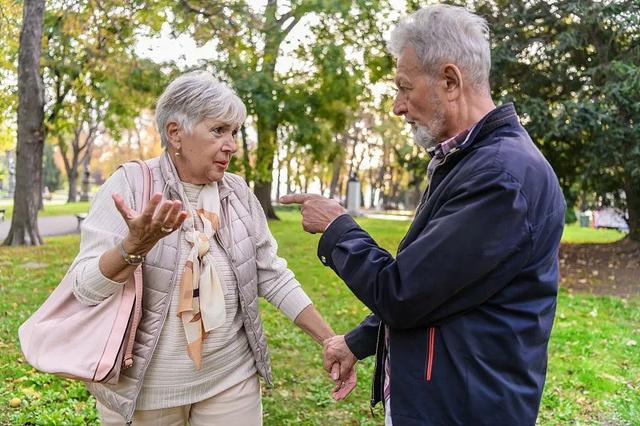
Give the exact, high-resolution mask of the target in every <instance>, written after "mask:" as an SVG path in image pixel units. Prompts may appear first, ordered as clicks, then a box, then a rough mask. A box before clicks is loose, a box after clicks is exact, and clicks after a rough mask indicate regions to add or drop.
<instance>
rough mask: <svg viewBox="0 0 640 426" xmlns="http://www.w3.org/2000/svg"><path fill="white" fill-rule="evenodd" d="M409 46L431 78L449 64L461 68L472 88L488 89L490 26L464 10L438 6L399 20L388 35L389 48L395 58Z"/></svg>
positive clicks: (420, 10) (429, 7) (421, 10)
mask: <svg viewBox="0 0 640 426" xmlns="http://www.w3.org/2000/svg"><path fill="white" fill-rule="evenodd" d="M408 46H411V47H413V48H414V50H415V52H416V56H417V57H418V60H419V61H420V62H421V63H422V65H423V67H424V70H425V71H426V72H427V73H428V74H429V75H430V76H431V77H433V76H435V75H436V73H437V71H438V68H439V67H440V66H442V65H443V64H445V63H447V62H449V63H453V64H455V65H456V66H457V67H458V68H460V71H461V72H462V73H463V74H464V76H465V77H466V78H467V79H468V81H469V82H470V83H471V84H472V85H473V86H476V87H484V86H486V87H488V86H489V71H490V70H491V48H490V46H489V26H488V25H487V22H486V21H485V20H484V19H483V18H481V17H480V16H478V15H475V14H473V13H471V12H469V11H468V10H466V9H465V8H462V7H458V6H449V5H445V4H437V5H432V6H427V7H425V8H422V9H419V10H417V11H416V12H414V13H412V14H411V15H409V16H407V17H406V18H404V19H402V20H401V21H400V23H399V24H398V26H397V27H396V28H395V29H394V30H393V32H392V33H391V39H390V40H389V43H388V48H389V52H390V53H391V54H392V55H393V56H394V57H396V58H398V57H399V56H400V55H401V54H402V51H403V50H404V49H406V48H407V47H408Z"/></svg>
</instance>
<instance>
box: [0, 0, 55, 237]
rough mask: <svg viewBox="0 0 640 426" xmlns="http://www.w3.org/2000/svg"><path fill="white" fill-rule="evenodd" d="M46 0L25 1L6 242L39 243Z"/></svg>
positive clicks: (19, 56) (43, 131)
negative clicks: (11, 201) (11, 200)
mask: <svg viewBox="0 0 640 426" xmlns="http://www.w3.org/2000/svg"><path fill="white" fill-rule="evenodd" d="M44 7H45V2H44V0H26V1H25V3H24V8H23V14H22V29H21V31H20V49H19V53H18V147H17V161H16V192H15V196H14V212H13V216H12V217H11V229H10V230H9V235H7V238H6V239H5V241H4V245H25V244H30V245H40V244H42V237H40V232H39V230H38V206H39V204H40V197H41V186H42V183H41V182H42V149H43V146H44V138H45V128H44V88H43V83H42V76H41V74H40V71H41V69H40V51H41V39H42V24H43V19H44Z"/></svg>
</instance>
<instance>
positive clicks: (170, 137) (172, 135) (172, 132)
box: [165, 121, 181, 151]
mask: <svg viewBox="0 0 640 426" xmlns="http://www.w3.org/2000/svg"><path fill="white" fill-rule="evenodd" d="M165 129H166V131H167V141H168V142H169V145H171V146H172V147H173V148H174V149H175V150H176V151H177V150H179V149H180V143H181V141H180V126H179V125H178V123H176V122H175V121H170V122H168V123H167V125H166V127H165Z"/></svg>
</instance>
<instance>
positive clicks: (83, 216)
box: [75, 213, 87, 231]
mask: <svg viewBox="0 0 640 426" xmlns="http://www.w3.org/2000/svg"><path fill="white" fill-rule="evenodd" d="M75 216H76V219H77V220H78V231H79V230H80V225H82V221H83V220H85V219H86V218H87V213H76V215H75Z"/></svg>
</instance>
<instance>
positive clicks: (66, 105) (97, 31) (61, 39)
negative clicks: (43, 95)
mask: <svg viewBox="0 0 640 426" xmlns="http://www.w3.org/2000/svg"><path fill="white" fill-rule="evenodd" d="M156 11H157V10H156V9H154V7H153V3H151V4H147V3H142V2H124V3H123V2H121V1H115V0H103V1H95V0H78V1H76V2H75V5H74V7H73V8H70V7H68V5H67V4H65V3H62V4H58V5H57V8H55V9H52V10H50V11H49V12H48V13H47V15H46V19H45V40H46V47H47V49H46V53H45V57H44V61H43V62H44V76H45V83H46V86H47V89H48V92H49V95H50V96H49V98H50V99H51V101H50V102H49V103H48V105H47V115H46V124H47V129H48V135H49V137H51V138H52V139H54V140H55V141H56V143H57V145H58V147H59V149H60V153H61V154H62V157H63V159H64V167H65V171H66V174H67V177H68V181H69V194H68V201H70V202H71V201H76V199H77V190H78V178H79V176H80V173H81V171H80V170H79V169H80V166H82V165H88V164H89V161H90V155H91V152H92V149H93V145H94V143H95V141H96V139H97V138H98V137H99V136H100V135H101V134H104V133H105V132H107V131H108V132H111V133H112V134H114V135H115V136H116V137H117V136H118V135H119V134H120V133H121V132H122V130H123V129H127V128H132V127H134V119H135V118H136V117H137V116H138V115H139V114H140V112H141V110H142V109H143V108H148V107H150V106H151V105H152V104H153V102H154V100H155V98H156V97H157V96H158V95H159V92H160V90H161V88H162V87H163V86H164V84H165V82H166V76H165V75H164V74H163V73H162V72H161V71H160V68H161V66H160V65H158V64H155V63H153V62H151V61H148V60H141V59H138V58H137V57H136V56H135V53H134V52H133V50H132V48H131V46H133V45H134V44H135V37H136V31H134V29H136V30H137V31H140V30H141V29H142V30H144V29H147V30H153V29H154V28H155V29H158V27H159V23H160V22H161V21H160V19H159V18H158V16H157V14H156Z"/></svg>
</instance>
